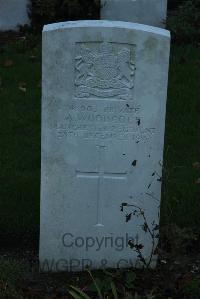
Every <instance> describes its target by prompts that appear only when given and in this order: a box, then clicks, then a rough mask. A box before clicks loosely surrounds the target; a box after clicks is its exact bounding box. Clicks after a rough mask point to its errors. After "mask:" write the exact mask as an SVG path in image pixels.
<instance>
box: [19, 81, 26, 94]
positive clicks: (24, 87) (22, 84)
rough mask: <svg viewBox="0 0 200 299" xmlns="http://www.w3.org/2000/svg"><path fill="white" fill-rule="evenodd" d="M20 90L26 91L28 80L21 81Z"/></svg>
mask: <svg viewBox="0 0 200 299" xmlns="http://www.w3.org/2000/svg"><path fill="white" fill-rule="evenodd" d="M19 90H21V91H22V92H26V82H24V81H20V82H19Z"/></svg>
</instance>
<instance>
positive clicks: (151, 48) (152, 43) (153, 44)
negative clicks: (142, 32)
mask: <svg viewBox="0 0 200 299" xmlns="http://www.w3.org/2000/svg"><path fill="white" fill-rule="evenodd" d="M157 46H158V41H157V39H156V38H155V37H149V38H148V39H147V40H146V41H145V43H144V49H143V52H144V55H145V57H144V59H145V60H147V61H150V62H151V61H155V55H156V51H155V49H156V48H157Z"/></svg>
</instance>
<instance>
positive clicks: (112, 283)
mask: <svg viewBox="0 0 200 299" xmlns="http://www.w3.org/2000/svg"><path fill="white" fill-rule="evenodd" d="M111 289H112V293H113V296H114V299H119V297H118V295H117V289H116V286H115V284H114V282H113V281H112V282H111Z"/></svg>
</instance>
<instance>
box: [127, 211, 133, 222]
mask: <svg viewBox="0 0 200 299" xmlns="http://www.w3.org/2000/svg"><path fill="white" fill-rule="evenodd" d="M131 217H132V213H130V214H126V222H129V221H130V220H131Z"/></svg>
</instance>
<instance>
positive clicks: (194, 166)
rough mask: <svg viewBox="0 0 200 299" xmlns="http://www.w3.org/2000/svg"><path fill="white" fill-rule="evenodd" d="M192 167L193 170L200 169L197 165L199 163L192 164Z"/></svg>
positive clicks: (199, 165)
mask: <svg viewBox="0 0 200 299" xmlns="http://www.w3.org/2000/svg"><path fill="white" fill-rule="evenodd" d="M192 167H193V168H194V169H200V163H199V162H194V163H193V164H192Z"/></svg>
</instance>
